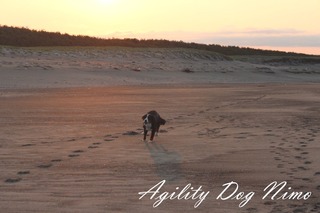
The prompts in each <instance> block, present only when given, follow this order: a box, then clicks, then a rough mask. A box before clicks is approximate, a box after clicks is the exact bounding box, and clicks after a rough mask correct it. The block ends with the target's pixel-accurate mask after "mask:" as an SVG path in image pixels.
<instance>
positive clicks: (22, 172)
mask: <svg viewBox="0 0 320 213" xmlns="http://www.w3.org/2000/svg"><path fill="white" fill-rule="evenodd" d="M17 174H18V175H28V174H30V171H19V172H17Z"/></svg>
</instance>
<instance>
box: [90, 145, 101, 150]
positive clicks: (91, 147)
mask: <svg viewBox="0 0 320 213" xmlns="http://www.w3.org/2000/svg"><path fill="white" fill-rule="evenodd" d="M88 148H89V149H96V148H99V146H91V145H90V146H88Z"/></svg>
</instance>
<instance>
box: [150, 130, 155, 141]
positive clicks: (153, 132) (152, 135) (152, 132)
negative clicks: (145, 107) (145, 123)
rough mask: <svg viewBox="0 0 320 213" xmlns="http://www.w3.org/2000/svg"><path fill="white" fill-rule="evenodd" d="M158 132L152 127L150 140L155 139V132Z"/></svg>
mask: <svg viewBox="0 0 320 213" xmlns="http://www.w3.org/2000/svg"><path fill="white" fill-rule="evenodd" d="M155 133H156V130H155V129H152V131H151V136H150V141H151V142H152V141H153V138H154V134H155Z"/></svg>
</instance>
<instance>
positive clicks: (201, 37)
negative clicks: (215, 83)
mask: <svg viewBox="0 0 320 213" xmlns="http://www.w3.org/2000/svg"><path fill="white" fill-rule="evenodd" d="M319 8H320V1H318V0H308V1H300V0H281V1H278V0H268V1H259V2H257V1H256V0H242V1H239V0H225V1H212V0H199V1H193V0H175V1H172V0H154V1H150V0H78V1H74V0H55V1H51V0H28V1H21V0H2V1H1V8H0V20H1V22H0V24H1V25H9V26H18V27H28V28H30V29H38V30H47V31H53V32H62V33H68V34H73V35H89V36H98V37H118V36H119V37H123V36H127V37H137V38H150V37H151V38H163V39H174V40H184V41H195V42H204V43H207V41H210V39H211V40H212V38H215V37H219V36H220V37H221V39H223V38H226V40H227V38H231V37H232V39H233V38H234V37H240V39H242V41H243V39H248V40H250V41H252V42H254V41H257V40H259V37H263V38H267V37H270V38H274V37H275V36H278V37H282V38H284V39H282V40H281V42H283V43H281V44H276V45H278V46H287V44H286V39H285V38H288V39H290V38H293V37H297V36H301V37H303V36H307V37H306V38H305V39H309V38H311V37H312V41H313V43H312V42H311V41H310V42H309V43H310V44H309V43H308V45H309V46H310V45H311V46H313V47H315V48H319V49H320V44H319V42H317V37H319V39H318V40H319V41H320V29H319V28H318V27H317V24H316V20H320V13H319V12H318V9H319ZM221 32H223V33H221ZM311 35H312V36H311ZM246 36H247V38H245V37H246ZM213 41H214V40H213ZM264 41H266V42H267V39H265V40H264ZM273 41H274V39H273ZM226 42H227V41H226ZM291 43H292V41H291ZM304 43H305V42H302V44H304ZM230 44H231V43H230ZM257 45H259V46H273V44H271V43H265V44H261V40H260V43H259V44H257ZM298 45H300V44H298ZM288 47H290V46H288ZM319 54H320V50H319Z"/></svg>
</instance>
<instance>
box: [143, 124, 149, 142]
mask: <svg viewBox="0 0 320 213" xmlns="http://www.w3.org/2000/svg"><path fill="white" fill-rule="evenodd" d="M147 133H148V130H147V129H146V127H143V141H146V140H147Z"/></svg>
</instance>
